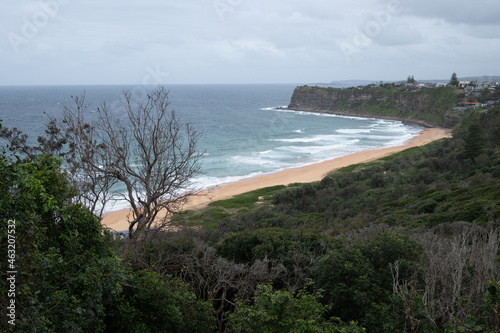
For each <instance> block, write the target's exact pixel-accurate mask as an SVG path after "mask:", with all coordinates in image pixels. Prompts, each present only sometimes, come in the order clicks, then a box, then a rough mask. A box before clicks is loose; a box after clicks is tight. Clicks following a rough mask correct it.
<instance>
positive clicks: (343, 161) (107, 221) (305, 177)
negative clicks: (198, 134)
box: [101, 128, 451, 231]
mask: <svg viewBox="0 0 500 333" xmlns="http://www.w3.org/2000/svg"><path fill="white" fill-rule="evenodd" d="M449 137H451V130H449V129H444V128H427V129H424V130H422V131H421V132H420V133H419V134H418V135H417V136H416V137H414V138H413V139H411V140H410V141H408V142H406V143H405V144H403V145H400V146H394V147H388V148H380V149H373V150H366V151H362V152H356V153H353V154H349V155H345V156H341V157H337V158H334V159H331V160H327V161H324V162H320V163H315V164H311V165H307V166H303V167H299V168H291V169H286V170H283V171H279V172H276V173H272V174H267V175H262V176H258V177H255V178H250V179H246V180H241V181H237V182H235V183H229V184H224V185H221V186H217V187H215V188H213V189H211V190H207V191H202V192H200V194H199V195H196V196H193V197H192V198H190V199H189V201H188V202H187V203H186V205H185V206H184V209H183V210H196V209H201V208H204V207H206V206H207V205H208V204H209V203H211V202H213V201H218V200H224V199H229V198H231V197H233V196H235V195H238V194H242V193H246V192H249V191H253V190H257V189H260V188H264V187H269V186H276V185H289V184H292V183H311V182H315V181H319V180H321V179H323V178H324V177H325V176H326V175H327V174H328V173H330V172H331V171H334V170H337V169H340V168H343V167H346V166H349V165H353V164H359V163H367V162H371V161H374V160H377V159H380V158H382V157H386V156H388V155H392V154H394V153H397V152H400V151H403V150H405V149H408V148H413V147H419V146H423V145H426V144H428V143H430V142H432V141H436V140H439V139H442V138H449ZM129 213H130V210H128V209H125V210H119V211H114V212H110V213H108V214H106V215H105V216H104V217H103V219H102V221H101V223H102V224H103V226H105V227H108V228H111V229H113V230H116V231H123V230H128V222H127V216H128V214H129Z"/></svg>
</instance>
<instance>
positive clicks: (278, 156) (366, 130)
mask: <svg viewBox="0 0 500 333" xmlns="http://www.w3.org/2000/svg"><path fill="white" fill-rule="evenodd" d="M295 86H296V85H285V84H279V85H165V87H166V88H167V89H168V90H169V91H170V93H169V100H170V107H171V109H173V110H175V112H176V114H177V116H178V117H179V118H180V119H181V121H182V122H187V123H190V124H191V125H192V126H193V127H194V128H195V129H196V130H198V131H200V132H201V133H202V136H201V139H200V141H199V145H198V148H199V150H200V151H204V155H203V158H202V159H201V169H202V174H200V175H198V176H197V177H196V178H195V179H194V184H193V186H196V187H198V188H210V187H213V186H216V185H221V184H225V183H230V182H235V181H238V180H242V179H246V178H251V177H256V176H259V175H263V174H268V173H273V172H277V171H280V170H284V169H288V168H296V167H301V166H305V165H309V164H313V163H317V162H321V161H325V160H329V159H332V158H335V157H340V156H344V155H347V154H351V153H354V152H359V151H364V150H370V149H377V148H384V147H390V146H397V145H401V144H403V143H404V142H406V141H408V140H410V139H411V138H413V137H414V136H416V135H417V134H418V132H420V131H421V130H422V128H421V127H419V126H413V125H405V124H403V123H402V122H400V121H392V120H381V119H372V118H356V117H342V116H334V115H330V114H324V113H311V112H303V111H291V110H286V109H285V107H286V105H287V104H288V103H289V101H290V97H291V96H292V93H293V89H294V88H295ZM153 88H154V87H153ZM153 88H150V87H143V86H23V87H0V119H2V120H3V123H2V124H3V126H4V127H17V128H18V129H20V130H22V131H23V132H25V133H26V134H28V135H29V136H30V142H32V143H36V138H37V136H38V135H42V134H43V133H44V130H45V124H46V123H47V122H48V119H49V118H48V117H49V116H50V117H56V118H57V117H60V115H61V113H62V110H63V108H64V107H65V106H67V107H72V106H73V105H74V102H73V100H72V98H71V97H72V96H82V95H85V102H86V104H87V105H88V107H89V111H90V112H91V113H95V112H96V108H97V107H98V106H100V105H101V104H102V103H103V102H106V104H107V106H108V107H109V108H110V109H111V110H112V114H113V115H116V116H117V117H124V116H125V111H124V109H123V95H122V93H123V91H130V92H131V94H132V99H133V101H137V102H140V101H142V100H144V99H145V96H146V91H148V90H151V89H153ZM120 208H124V207H123V204H118V205H116V206H115V207H114V209H120Z"/></svg>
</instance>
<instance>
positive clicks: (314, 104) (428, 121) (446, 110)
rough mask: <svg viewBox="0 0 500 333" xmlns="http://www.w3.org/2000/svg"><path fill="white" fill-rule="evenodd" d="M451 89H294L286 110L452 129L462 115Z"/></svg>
mask: <svg viewBox="0 0 500 333" xmlns="http://www.w3.org/2000/svg"><path fill="white" fill-rule="evenodd" d="M457 103H458V98H457V94H456V92H455V90H454V89H453V88H448V87H446V88H434V89H422V90H412V91H408V90H405V89H402V88H381V87H365V88H348V89H336V88H320V87H309V86H302V87H297V88H295V90H294V92H293V95H292V98H291V101H290V104H289V105H288V109H290V110H302V111H313V112H324V113H332V114H338V115H346V116H358V117H375V118H386V119H395V120H401V121H406V122H412V123H418V124H421V125H424V126H440V127H447V128H451V127H453V126H454V125H455V124H457V123H458V122H459V120H460V118H461V115H459V114H457V113H456V112H454V111H453V110H452V109H453V107H454V106H455V105H456V104H457Z"/></svg>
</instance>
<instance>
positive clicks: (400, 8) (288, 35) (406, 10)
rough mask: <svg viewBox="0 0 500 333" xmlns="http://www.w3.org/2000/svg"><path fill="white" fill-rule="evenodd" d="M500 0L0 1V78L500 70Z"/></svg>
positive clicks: (293, 77) (431, 74)
mask: <svg viewBox="0 0 500 333" xmlns="http://www.w3.org/2000/svg"><path fill="white" fill-rule="evenodd" d="M499 55H500V1H498V0H476V1H470V0H467V1H465V0H350V1H337V0H309V1H304V0H300V1H298V0H286V1H285V0H182V1H180V0H176V1H173V0H141V1H139V0H106V1H102V0H99V1H97V0H85V1H83V0H40V1H31V0H16V1H2V2H0V85H77V84H226V83H237V84H240V83H321V82H330V81H338V80H377V81H379V80H382V81H395V80H406V78H407V77H408V76H409V75H413V76H414V77H415V79H417V80H418V79H449V78H450V77H451V75H452V73H454V72H456V73H457V74H458V76H459V77H465V76H476V75H500V68H499V62H498V60H499V59H498V58H499Z"/></svg>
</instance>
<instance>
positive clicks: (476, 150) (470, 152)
mask: <svg viewBox="0 0 500 333" xmlns="http://www.w3.org/2000/svg"><path fill="white" fill-rule="evenodd" d="M464 140H465V146H464V148H465V155H466V156H467V157H468V158H470V159H472V160H474V159H475V158H476V157H478V156H479V155H481V153H482V152H483V151H484V149H485V143H484V138H483V128H482V127H481V123H480V122H479V119H475V120H473V121H472V123H471V124H470V125H469V128H468V133H467V134H466V135H465V136H464Z"/></svg>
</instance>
